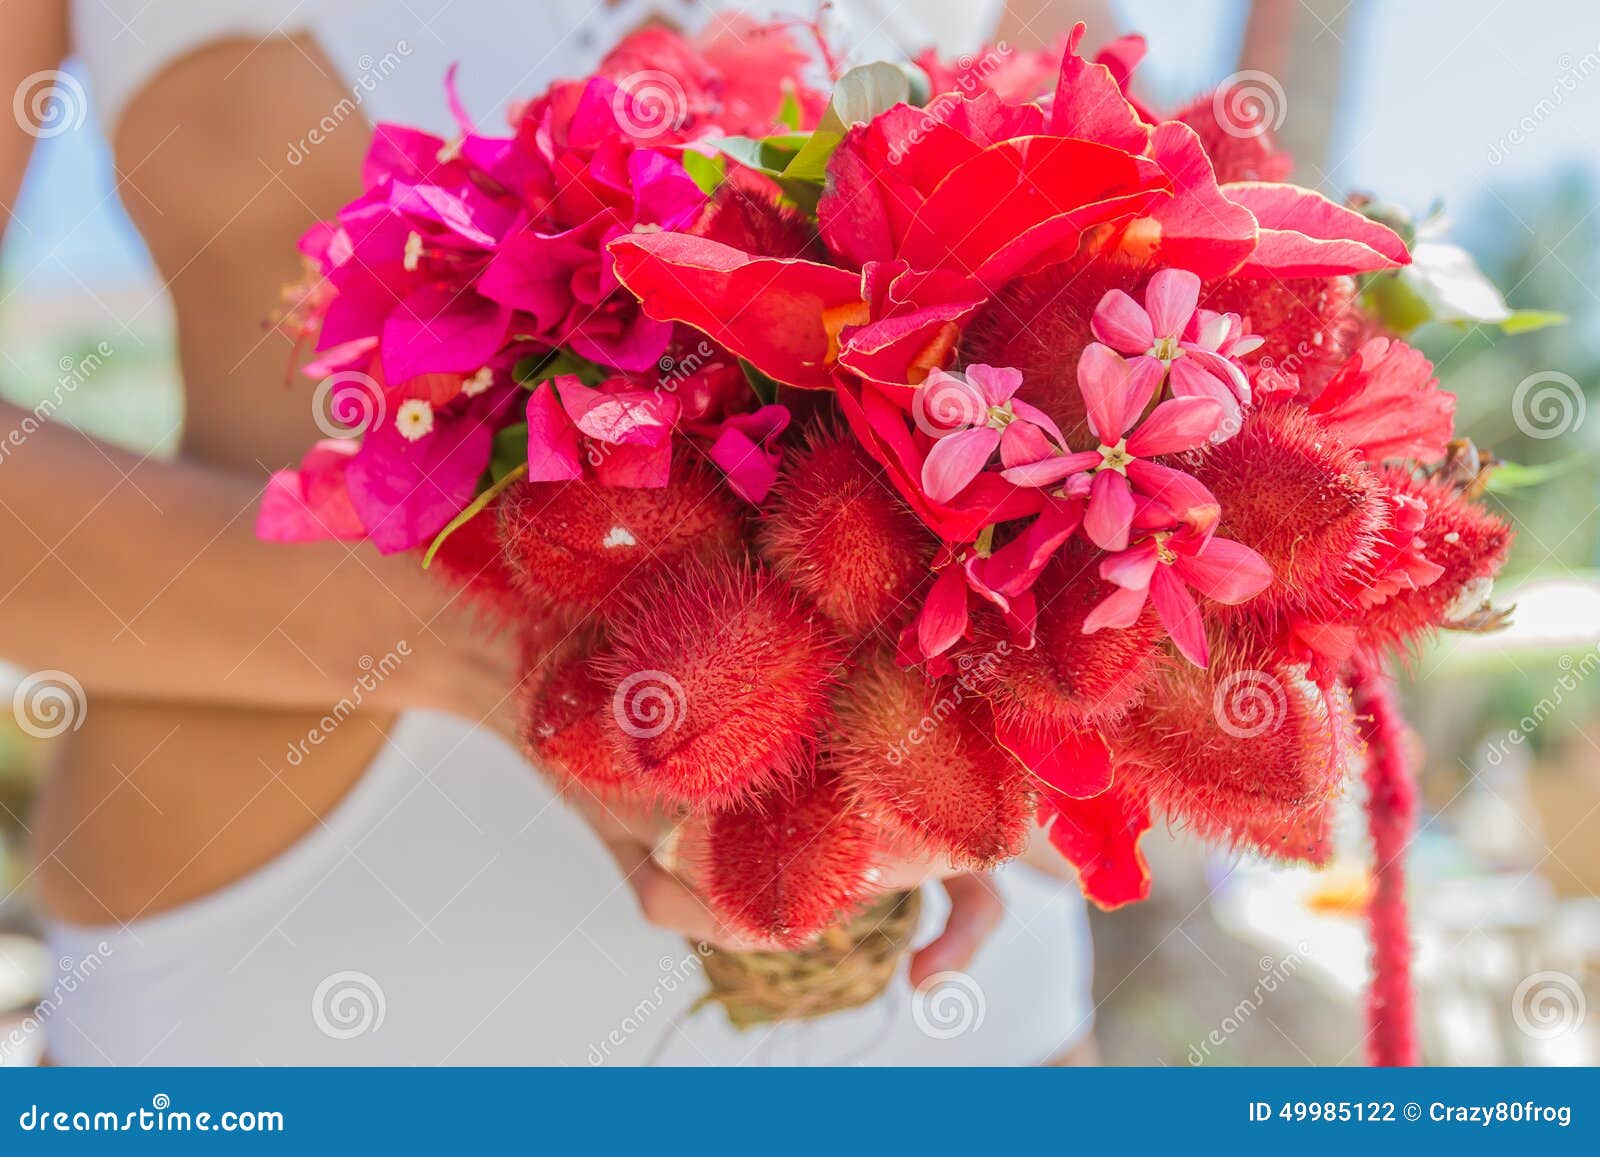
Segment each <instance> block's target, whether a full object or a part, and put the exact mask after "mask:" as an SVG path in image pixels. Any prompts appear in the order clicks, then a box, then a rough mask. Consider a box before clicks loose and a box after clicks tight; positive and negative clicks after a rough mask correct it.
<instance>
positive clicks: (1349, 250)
mask: <svg viewBox="0 0 1600 1157" xmlns="http://www.w3.org/2000/svg"><path fill="white" fill-rule="evenodd" d="M1222 191H1223V192H1224V193H1225V194H1226V195H1227V196H1228V199H1229V200H1231V201H1233V202H1234V203H1235V204H1238V205H1243V206H1244V207H1245V208H1246V209H1249V210H1250V212H1251V213H1253V214H1255V218H1256V220H1257V221H1258V222H1259V223H1260V226H1261V233H1260V239H1259V241H1258V242H1257V244H1256V251H1255V252H1254V253H1253V254H1251V255H1250V259H1249V260H1248V261H1246V262H1245V263H1244V265H1243V266H1241V267H1240V269H1239V275H1240V276H1242V277H1277V278H1284V277H1333V276H1336V275H1338V274H1342V273H1370V272H1372V271H1373V270H1377V269H1393V268H1394V267H1396V266H1399V265H1409V264H1410V262H1411V254H1410V253H1408V252H1407V251H1406V246H1405V242H1404V241H1402V240H1400V238H1399V236H1398V235H1397V234H1396V233H1395V232H1394V230H1392V229H1390V228H1388V227H1387V226H1385V225H1380V224H1378V223H1377V222H1376V221H1372V220H1369V219H1368V218H1366V217H1363V216H1362V215H1361V214H1360V213H1357V212H1356V211H1355V210H1354V209H1346V208H1345V207H1344V206H1343V205H1338V204H1335V203H1334V202H1332V201H1330V200H1328V198H1326V197H1324V196H1323V195H1322V194H1321V193H1314V192H1312V191H1311V190H1310V189H1302V188H1300V186H1298V185H1280V184H1274V183H1272V182H1268V181H1235V182H1233V183H1231V184H1227V185H1224V186H1222Z"/></svg>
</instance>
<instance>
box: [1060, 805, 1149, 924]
mask: <svg viewBox="0 0 1600 1157" xmlns="http://www.w3.org/2000/svg"><path fill="white" fill-rule="evenodd" d="M1039 822H1040V823H1041V824H1047V825H1048V827H1047V829H1046V834H1047V835H1048V836H1049V837H1050V842H1051V843H1052V844H1053V845H1055V848H1056V850H1057V851H1059V852H1060V853H1061V854H1062V855H1063V856H1065V857H1066V858H1067V861H1068V862H1069V863H1071V864H1072V866H1073V867H1074V868H1076V869H1077V870H1078V882H1079V884H1080V885H1081V886H1082V888H1083V894H1084V895H1085V896H1087V897H1088V898H1089V899H1090V900H1093V901H1094V902H1095V904H1096V905H1098V906H1099V907H1101V908H1104V909H1111V908H1117V907H1120V906H1121V905H1123V904H1127V903H1130V902H1133V901H1136V900H1143V899H1144V898H1145V897H1146V896H1148V895H1149V894H1150V866H1149V865H1148V864H1147V863H1146V862H1145V858H1144V852H1142V851H1141V850H1140V849H1139V838H1140V837H1141V836H1143V835H1144V833H1145V832H1147V831H1148V830H1149V829H1150V805H1149V803H1148V802H1147V801H1146V800H1144V799H1143V798H1142V797H1140V796H1138V795H1135V794H1133V793H1131V792H1127V791H1123V790H1121V789H1119V788H1115V787H1113V788H1110V789H1108V790H1107V791H1103V792H1101V793H1100V794H1099V795H1097V796H1094V797H1092V798H1090V799H1073V798H1072V797H1070V796H1066V795H1062V794H1060V793H1057V792H1050V793H1046V794H1045V795H1044V796H1043V797H1042V798H1041V799H1040V801H1039Z"/></svg>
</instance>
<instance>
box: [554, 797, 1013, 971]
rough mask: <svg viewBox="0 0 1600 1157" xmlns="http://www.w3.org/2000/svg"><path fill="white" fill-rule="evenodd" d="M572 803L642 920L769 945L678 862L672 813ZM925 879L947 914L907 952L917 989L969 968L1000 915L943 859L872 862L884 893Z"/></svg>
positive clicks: (968, 876) (989, 898)
mask: <svg viewBox="0 0 1600 1157" xmlns="http://www.w3.org/2000/svg"><path fill="white" fill-rule="evenodd" d="M577 806H578V810H579V811H580V812H581V813H582V814H583V815H584V817H585V818H586V819H587V820H588V821H589V824H590V826H591V827H592V828H593V829H594V831H595V834H596V835H598V836H599V837H600V840H601V842H603V843H604V844H605V846H606V849H607V850H608V851H609V852H610V853H611V856H612V858H613V859H614V860H616V862H617V867H618V869H619V870H620V871H621V872H622V877H623V881H624V882H625V883H626V884H627V885H628V887H629V888H630V889H632V891H633V894H634V896H635V898H636V899H637V900H638V903H639V911H640V913H641V914H642V915H643V917H644V918H645V920H646V921H648V922H649V923H651V924H654V925H655V926H657V927H658V928H665V929H667V930H668V931H671V932H676V933H678V934H679V935H681V936H684V937H687V938H688V939H690V940H703V941H705V942H706V943H708V944H711V945H713V946H715V947H717V948H724V949H731V950H746V951H748V950H761V949H769V950H770V949H772V948H774V947H775V946H774V945H773V944H771V943H769V942H766V941H763V940H760V939H754V938H751V937H749V936H745V935H742V934H740V933H738V932H736V931H734V930H733V929H731V928H729V927H728V925H727V924H726V923H725V922H724V921H722V920H721V919H720V918H719V917H718V916H717V914H716V913H715V912H714V911H712V909H711V907H710V905H709V904H708V903H707V902H706V900H705V899H704V898H703V897H702V896H701V895H700V893H699V892H697V891H696V890H695V889H694V887H693V886H692V882H691V881H690V880H689V879H686V876H687V875H688V873H687V872H685V871H684V869H683V867H682V865H680V864H679V863H678V862H677V855H676V847H677V845H678V843H679V841H680V838H681V831H680V827H679V825H678V824H677V823H675V822H674V821H673V820H672V818H671V817H669V816H667V815H666V814H664V813H662V812H660V811H648V810H642V809H630V808H628V807H626V806H624V805H621V804H619V803H616V802H614V801H607V802H602V801H600V800H597V799H595V798H594V797H592V796H591V797H586V798H585V799H584V800H583V801H581V802H578V804H577ZM930 878H932V879H937V880H938V881H939V884H940V886H941V887H943V888H944V890H945V894H946V895H947V896H948V897H949V899H950V914H949V916H948V917H947V918H946V920H945V926H944V929H943V931H941V932H940V933H939V935H938V936H936V937H935V938H934V939H933V940H932V941H931V942H929V943H928V944H927V945H926V946H924V947H922V948H920V949H918V950H917V951H915V952H913V953H912V954H911V970H910V977H911V983H912V984H913V985H915V986H921V985H922V984H924V983H926V982H927V981H928V979H929V978H930V977H932V976H934V975H935V974H937V973H940V972H956V971H961V970H963V969H965V968H967V967H968V966H969V965H970V964H971V963H972V960H973V959H974V957H976V956H977V954H978V950H979V949H980V948H981V947H982V946H983V942H984V941H985V940H987V939H988V938H989V936H990V934H991V933H993V932H994V930H995V928H996V926H998V924H999V923H1000V918H1001V916H1002V915H1004V912H1005V906H1004V904H1003V903H1002V902H1001V899H1000V895H999V892H998V891H997V890H996V889H995V887H994V884H993V882H992V881H991V880H990V878H989V876H988V874H987V873H983V872H969V871H964V870H961V869H957V868H954V867H952V866H951V865H950V864H949V862H948V861H946V860H944V859H943V858H941V857H929V856H900V855H897V856H893V857H891V858H890V859H888V860H886V861H885V862H883V863H881V864H880V865H879V866H878V869H877V875H876V878H875V879H874V881H873V882H874V884H875V886H877V887H879V888H882V889H884V890H885V891H909V890H910V889H912V888H916V887H919V886H921V884H922V883H923V882H924V881H926V880H928V879H930Z"/></svg>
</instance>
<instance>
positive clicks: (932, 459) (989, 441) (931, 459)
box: [922, 426, 1000, 502]
mask: <svg viewBox="0 0 1600 1157" xmlns="http://www.w3.org/2000/svg"><path fill="white" fill-rule="evenodd" d="M999 444H1000V431H999V430H996V429H995V428H994V427H992V426H978V427H976V428H974V429H971V430H958V431H957V432H956V433H954V434H946V435H945V436H944V437H943V438H940V439H939V440H938V441H937V442H935V443H934V444H933V449H931V450H929V451H928V456H927V458H925V459H924V460H923V463H922V489H923V490H924V491H926V492H927V495H928V497H929V498H931V499H933V500H934V501H935V502H949V501H950V500H951V499H952V498H954V497H955V496H956V495H957V494H960V493H961V492H962V491H963V490H965V489H966V488H967V485H968V484H969V483H970V482H971V481H972V480H973V479H974V478H976V477H977V476H978V475H979V473H980V472H982V470H983V468H984V466H985V465H986V464H987V463H988V461H989V457H990V455H992V454H993V453H994V451H995V447H996V446H998V445H999Z"/></svg>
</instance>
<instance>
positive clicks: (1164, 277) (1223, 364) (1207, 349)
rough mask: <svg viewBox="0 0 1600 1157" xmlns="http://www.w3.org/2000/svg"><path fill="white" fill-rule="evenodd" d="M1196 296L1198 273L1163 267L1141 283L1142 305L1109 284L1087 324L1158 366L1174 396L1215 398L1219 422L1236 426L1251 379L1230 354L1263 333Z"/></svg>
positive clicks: (1253, 344) (1248, 347) (1245, 349)
mask: <svg viewBox="0 0 1600 1157" xmlns="http://www.w3.org/2000/svg"><path fill="white" fill-rule="evenodd" d="M1199 301H1200V278H1199V277H1197V276H1196V275H1195V274H1193V273H1190V272H1189V271H1188V270H1186V269H1163V270H1161V271H1160V272H1159V273H1157V274H1156V275H1155V276H1154V277H1152V278H1151V279H1150V284H1149V285H1148V286H1146V288H1145V291H1144V304H1143V305H1140V304H1139V303H1138V302H1136V301H1134V300H1133V298H1131V297H1129V296H1128V295H1127V294H1126V293H1124V292H1122V290H1120V289H1113V290H1111V291H1110V292H1109V293H1107V294H1106V295H1105V296H1104V297H1102V298H1101V299H1100V304H1099V305H1098V306H1097V307H1096V308H1095V311H1094V318H1093V319H1092V320H1091V321H1090V323H1089V327H1090V329H1092V330H1093V331H1094V336H1095V337H1097V338H1099V339H1100V340H1101V341H1103V342H1104V343H1105V344H1106V345H1108V346H1110V347H1111V348H1112V349H1114V350H1116V351H1117V352H1118V353H1120V354H1125V355H1127V356H1128V357H1131V358H1133V359H1134V360H1135V362H1146V363H1149V364H1152V365H1156V366H1159V367H1160V369H1161V372H1162V373H1164V374H1166V375H1167V376H1168V378H1169V379H1170V381H1171V385H1172V396H1173V397H1175V398H1215V399H1216V400H1217V401H1218V402H1220V403H1221V404H1222V406H1223V411H1224V417H1225V419H1226V425H1225V427H1224V428H1225V429H1227V430H1229V431H1232V430H1236V429H1238V420H1239V409H1240V407H1241V406H1245V405H1248V404H1249V403H1250V382H1249V380H1248V379H1247V378H1246V377H1245V376H1244V371H1243V370H1241V369H1240V368H1239V367H1238V366H1237V365H1236V364H1234V362H1233V360H1232V359H1233V358H1236V357H1240V356H1242V355H1244V354H1247V353H1250V352H1251V351H1252V350H1254V349H1256V348H1257V347H1258V346H1260V345H1261V341H1262V339H1261V338H1259V337H1256V336H1250V335H1246V334H1245V333H1244V323H1243V322H1242V321H1241V320H1240V319H1239V316H1238V314H1231V313H1215V312H1213V311H1211V310H1208V309H1197V306H1198V304H1199ZM1157 380H1158V381H1159V380H1160V378H1159V375H1158V377H1157Z"/></svg>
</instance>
